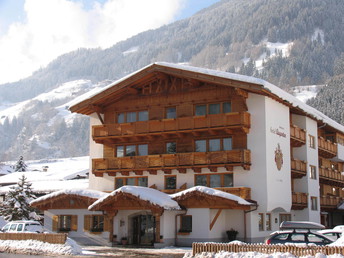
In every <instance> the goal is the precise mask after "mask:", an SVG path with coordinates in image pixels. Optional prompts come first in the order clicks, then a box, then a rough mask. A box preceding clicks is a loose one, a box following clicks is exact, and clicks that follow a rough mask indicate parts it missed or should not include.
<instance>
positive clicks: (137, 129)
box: [92, 112, 250, 142]
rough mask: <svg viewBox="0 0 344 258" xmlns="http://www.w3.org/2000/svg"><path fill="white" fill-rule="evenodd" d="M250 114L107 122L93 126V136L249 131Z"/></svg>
mask: <svg viewBox="0 0 344 258" xmlns="http://www.w3.org/2000/svg"><path fill="white" fill-rule="evenodd" d="M249 128H250V114H249V113H247V112H234V113H227V114H214V115H207V116H192V117H180V118H172V119H162V120H148V121H140V122H133V123H123V124H105V125H95V126H92V136H93V139H94V140H95V141H96V142H101V141H103V140H109V139H116V138H122V137H128V136H145V135H149V134H161V133H168V134H173V133H180V132H190V133H192V132H195V131H205V130H209V129H212V130H221V129H222V130H224V129H226V130H230V129H233V130H234V129H239V130H243V131H244V132H246V133H248V129H249Z"/></svg>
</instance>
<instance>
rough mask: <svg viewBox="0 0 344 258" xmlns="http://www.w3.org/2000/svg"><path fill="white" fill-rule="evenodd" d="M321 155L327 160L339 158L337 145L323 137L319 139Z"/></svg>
mask: <svg viewBox="0 0 344 258" xmlns="http://www.w3.org/2000/svg"><path fill="white" fill-rule="evenodd" d="M318 150H319V155H320V156H322V157H325V158H333V157H335V156H337V144H335V143H333V142H331V141H330V140H325V139H324V138H323V137H318Z"/></svg>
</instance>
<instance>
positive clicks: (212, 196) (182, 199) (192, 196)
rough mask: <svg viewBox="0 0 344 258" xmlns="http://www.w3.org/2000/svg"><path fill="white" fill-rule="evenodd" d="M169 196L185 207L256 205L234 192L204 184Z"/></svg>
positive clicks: (227, 207)
mask: <svg viewBox="0 0 344 258" xmlns="http://www.w3.org/2000/svg"><path fill="white" fill-rule="evenodd" d="M171 197H172V198H173V200H175V201H177V202H178V203H179V205H181V206H182V207H185V208H209V209H237V210H250V209H251V206H257V204H256V203H253V202H249V201H246V200H244V199H243V198H241V197H239V196H236V195H234V194H230V193H226V192H223V191H220V190H216V189H213V188H208V187H204V186H195V187H192V188H190V189H187V190H184V191H182V192H179V193H176V194H173V195H171Z"/></svg>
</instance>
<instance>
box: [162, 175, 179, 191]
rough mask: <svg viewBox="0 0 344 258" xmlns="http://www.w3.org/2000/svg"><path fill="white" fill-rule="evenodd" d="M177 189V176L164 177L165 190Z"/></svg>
mask: <svg viewBox="0 0 344 258" xmlns="http://www.w3.org/2000/svg"><path fill="white" fill-rule="evenodd" d="M176 188H177V176H165V189H176Z"/></svg>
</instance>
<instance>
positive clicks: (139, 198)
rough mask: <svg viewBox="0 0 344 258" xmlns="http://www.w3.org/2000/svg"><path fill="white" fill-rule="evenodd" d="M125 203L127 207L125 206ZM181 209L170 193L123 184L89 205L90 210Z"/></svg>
mask: <svg viewBox="0 0 344 258" xmlns="http://www.w3.org/2000/svg"><path fill="white" fill-rule="evenodd" d="M124 205H125V207H124ZM134 206H135V207H136V208H141V209H143V208H145V209H163V210H180V207H179V205H178V203H177V202H176V201H174V200H172V198H171V197H170V196H169V195H168V194H165V193H163V192H160V191H158V190H156V189H153V188H148V187H141V186H128V185H126V186H122V187H120V188H118V189H117V190H115V191H113V192H111V193H110V194H109V195H107V196H104V197H103V198H100V199H99V200H97V201H96V202H94V203H93V204H92V205H91V206H89V207H88V209H89V210H104V209H105V210H106V209H107V207H110V208H111V209H112V210H118V209H130V208H133V207H134Z"/></svg>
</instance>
